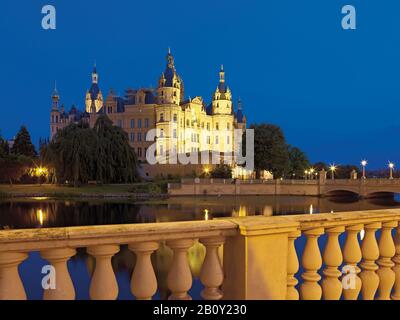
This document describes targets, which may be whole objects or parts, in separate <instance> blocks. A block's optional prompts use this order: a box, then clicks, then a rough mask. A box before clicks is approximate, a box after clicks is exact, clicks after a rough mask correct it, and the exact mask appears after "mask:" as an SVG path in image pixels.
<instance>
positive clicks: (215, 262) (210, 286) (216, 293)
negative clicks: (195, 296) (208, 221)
mask: <svg viewBox="0 0 400 320" xmlns="http://www.w3.org/2000/svg"><path fill="white" fill-rule="evenodd" d="M224 241H225V239H224V237H213V238H205V239H201V240H200V242H201V243H202V244H203V245H204V246H205V247H206V257H205V259H204V262H203V266H202V268H201V273H200V280H201V282H202V283H203V285H204V290H203V291H202V293H201V296H202V297H203V298H204V299H205V300H220V299H221V298H222V296H223V294H222V292H221V290H220V287H221V285H222V282H223V281H224V272H223V270H222V264H221V261H220V259H219V256H218V248H219V247H220V246H221V245H222V244H223V243H224Z"/></svg>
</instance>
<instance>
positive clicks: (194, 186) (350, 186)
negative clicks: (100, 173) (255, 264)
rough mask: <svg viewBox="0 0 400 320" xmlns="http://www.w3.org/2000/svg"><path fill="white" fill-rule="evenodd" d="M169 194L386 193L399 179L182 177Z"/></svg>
mask: <svg viewBox="0 0 400 320" xmlns="http://www.w3.org/2000/svg"><path fill="white" fill-rule="evenodd" d="M168 193H169V195H170V196H195V195H214V196H223V195H230V196H232V195H237V196H239V195H298V196H300V195H303V196H340V195H356V196H359V197H362V198H374V197H387V196H393V195H394V194H395V193H400V179H334V180H333V179H327V178H326V176H325V175H320V177H319V179H316V180H281V179H279V180H232V179H182V180H181V183H175V184H174V183H170V184H169V185H168Z"/></svg>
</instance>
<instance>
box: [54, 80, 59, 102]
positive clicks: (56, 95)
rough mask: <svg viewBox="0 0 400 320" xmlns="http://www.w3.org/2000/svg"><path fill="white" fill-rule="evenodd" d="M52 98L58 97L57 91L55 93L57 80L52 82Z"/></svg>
mask: <svg viewBox="0 0 400 320" xmlns="http://www.w3.org/2000/svg"><path fill="white" fill-rule="evenodd" d="M54 97H59V95H58V91H57V80H55V81H54V90H53V98H54Z"/></svg>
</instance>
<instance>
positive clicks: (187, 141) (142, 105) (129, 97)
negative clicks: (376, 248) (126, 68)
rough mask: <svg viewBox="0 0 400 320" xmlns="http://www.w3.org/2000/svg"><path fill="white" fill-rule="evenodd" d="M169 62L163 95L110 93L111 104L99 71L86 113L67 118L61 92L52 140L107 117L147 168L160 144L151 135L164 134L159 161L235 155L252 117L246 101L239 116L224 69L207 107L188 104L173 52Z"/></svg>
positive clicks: (55, 104) (55, 106) (55, 98)
mask: <svg viewBox="0 0 400 320" xmlns="http://www.w3.org/2000/svg"><path fill="white" fill-rule="evenodd" d="M166 60H167V65H166V68H165V71H164V72H163V73H162V74H161V76H160V78H159V81H158V86H157V89H152V88H141V89H135V90H134V89H128V90H126V92H125V96H124V97H120V96H117V95H115V93H114V92H113V91H110V93H109V94H108V95H107V97H106V99H105V100H104V99H103V94H102V91H101V90H100V86H99V75H98V73H97V70H96V66H95V67H94V69H93V72H92V84H91V87H90V89H89V90H88V91H87V92H86V99H85V106H86V109H85V111H83V112H82V111H80V110H78V109H77V108H76V107H75V106H72V108H71V109H70V111H69V112H66V110H65V108H64V106H59V101H60V96H59V94H58V92H57V89H55V90H54V92H53V95H52V101H53V104H52V109H51V112H50V138H51V139H52V138H53V137H54V136H55V135H56V133H57V131H58V130H60V129H62V128H64V127H65V126H67V125H69V124H71V123H76V122H78V121H81V120H84V121H87V122H88V123H89V124H90V125H91V126H93V125H94V123H95V122H96V119H97V117H98V116H99V115H101V114H106V115H107V116H108V117H109V118H110V119H111V120H112V122H113V123H114V125H116V126H119V127H121V128H123V130H124V131H125V132H126V133H127V134H128V137H129V141H130V144H131V146H132V147H133V148H134V150H135V152H136V154H137V157H138V159H139V160H140V161H141V162H142V163H146V152H147V149H148V148H149V147H150V145H152V144H153V143H154V142H152V141H146V135H147V133H148V132H149V130H151V129H158V130H157V132H159V134H158V135H157V139H156V149H157V151H156V153H157V155H161V156H167V157H168V154H170V153H171V154H183V153H185V154H187V153H190V152H202V151H210V152H212V151H213V152H221V153H232V152H233V151H234V146H235V144H234V130H235V129H241V130H244V129H245V128H246V117H245V115H244V114H243V111H242V106H241V102H240V100H239V101H238V103H237V110H236V111H235V110H234V105H233V101H232V93H231V90H230V89H229V87H228V86H227V84H226V82H225V71H224V68H223V66H221V69H220V72H219V83H218V85H217V88H216V90H215V92H214V93H213V95H212V102H211V103H210V104H208V105H207V104H206V103H205V102H204V100H203V99H202V97H199V96H198V97H195V98H193V99H191V98H189V99H185V91H184V82H183V80H182V78H181V77H180V76H179V75H178V73H177V71H176V68H175V61H174V57H173V56H172V54H171V52H170V50H168V54H167V59H166Z"/></svg>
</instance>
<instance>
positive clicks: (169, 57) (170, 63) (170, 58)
mask: <svg viewBox="0 0 400 320" xmlns="http://www.w3.org/2000/svg"><path fill="white" fill-rule="evenodd" d="M167 68H170V69H173V70H174V69H175V66H174V57H173V56H172V54H171V48H169V47H168V54H167Z"/></svg>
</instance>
